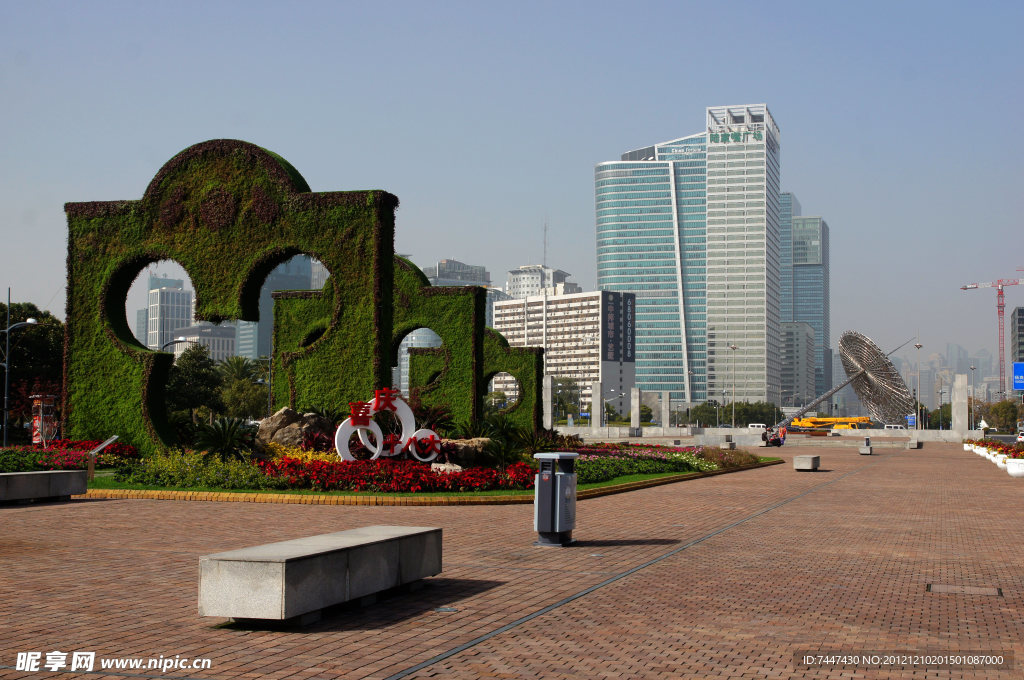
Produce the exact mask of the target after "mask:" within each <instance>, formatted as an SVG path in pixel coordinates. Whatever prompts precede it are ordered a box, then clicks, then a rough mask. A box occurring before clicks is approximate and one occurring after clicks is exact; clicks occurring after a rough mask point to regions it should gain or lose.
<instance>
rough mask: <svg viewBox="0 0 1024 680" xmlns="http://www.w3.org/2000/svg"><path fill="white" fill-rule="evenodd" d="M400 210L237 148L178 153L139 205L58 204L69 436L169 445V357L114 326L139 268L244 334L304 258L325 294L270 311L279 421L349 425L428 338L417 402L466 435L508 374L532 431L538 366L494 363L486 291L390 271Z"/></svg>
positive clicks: (529, 356) (286, 300)
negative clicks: (412, 342) (286, 410)
mask: <svg viewBox="0 0 1024 680" xmlns="http://www.w3.org/2000/svg"><path fill="white" fill-rule="evenodd" d="M397 207H398V199H397V198H396V197H395V196H393V195H391V194H389V193H387V192H385V191H349V192H325V193H313V192H311V191H310V190H309V186H308V185H307V184H306V181H305V180H304V179H303V178H302V176H301V175H300V174H299V173H298V172H297V171H296V170H295V169H294V168H293V167H292V166H291V165H289V164H288V162H287V161H285V160H284V159H282V158H281V157H279V156H277V155H275V154H273V153H270V152H269V151H266V150H264V149H261V148H259V147H257V146H254V145H252V144H249V143H246V142H241V141H237V140H213V141H208V142H203V143H201V144H197V145H195V146H192V147H189V148H188V149H185V150H184V151H182V152H181V153H179V154H178V155H177V156H175V157H174V158H172V159H171V160H170V161H168V163H167V164H166V165H165V166H164V167H163V168H161V170H160V171H159V172H158V173H157V175H156V177H154V178H153V180H152V182H150V184H149V186H148V188H147V189H146V191H145V193H144V194H143V197H142V199H141V200H138V201H109V202H93V203H68V204H66V205H65V211H66V213H67V216H68V260H67V268H68V292H67V307H66V313H67V324H66V332H65V339H64V374H65V376H64V377H65V381H64V384H65V392H64V419H65V422H64V427H65V430H64V431H65V432H66V433H67V436H70V437H74V438H77V439H96V438H105V437H106V436H108V435H109V434H111V433H117V434H119V435H120V436H121V438H122V440H123V441H126V442H128V443H131V444H134V445H136V446H138V447H140V448H142V449H144V450H153V449H154V448H157V447H160V446H166V445H170V444H173V442H174V435H173V433H172V432H171V429H170V427H169V426H168V424H167V422H166V406H165V403H164V386H165V384H166V382H167V374H168V369H169V368H170V366H171V363H172V361H173V355H171V354H169V353H165V352H156V351H151V350H149V349H147V348H145V347H143V346H142V345H140V344H139V343H138V341H137V340H136V339H135V337H134V336H133V334H132V332H131V331H130V330H129V326H128V322H127V319H126V317H125V311H124V302H125V299H126V297H127V295H128V289H129V287H130V286H131V284H132V282H133V281H134V280H135V278H136V276H137V275H138V274H139V272H141V271H142V270H143V269H144V268H145V267H146V266H147V265H149V264H151V263H153V262H157V261H160V260H165V259H170V260H174V261H176V262H178V263H179V264H180V265H181V266H182V267H184V269H185V270H186V271H187V272H188V275H189V277H190V278H191V280H192V284H193V287H194V289H195V296H196V297H195V311H196V314H195V315H196V319H198V320H207V321H212V322H220V321H223V320H227V319H244V320H249V321H254V320H257V319H258V301H259V292H260V288H261V287H262V285H263V281H264V280H265V278H266V276H267V274H269V273H270V271H271V270H272V269H274V267H276V266H277V265H279V264H281V263H282V262H284V261H286V260H288V259H290V258H291V257H294V256H295V255H298V254H302V253H304V254H307V255H311V256H313V257H315V258H317V259H318V260H320V262H322V263H323V264H324V266H325V267H326V268H327V270H328V271H329V272H330V274H331V276H330V279H329V280H328V284H327V285H326V286H325V289H324V290H323V291H301V292H290V293H278V294H277V295H276V297H277V298H278V300H277V303H276V304H275V319H274V342H275V351H274V358H273V362H274V371H275V384H274V397H273V398H274V402H275V404H276V406H275V408H277V407H279V406H283V405H291V406H303V407H305V406H312V405H331V406H334V407H335V408H338V409H342V410H347V406H348V402H350V401H365V400H367V399H369V398H371V397H372V396H373V391H374V390H375V389H377V388H380V387H385V386H388V385H390V382H391V375H390V369H391V366H392V362H393V359H394V355H395V350H396V348H397V345H398V342H400V341H401V338H402V337H404V336H405V335H406V334H407V333H408V332H409V331H411V330H412V329H414V328H418V327H429V328H432V329H433V330H434V331H436V332H437V333H438V334H439V335H440V336H441V337H442V339H443V340H444V342H445V346H444V347H442V348H439V350H440V352H439V354H438V355H437V356H416V357H414V362H413V365H414V369H413V373H414V374H415V375H417V376H425V377H424V379H423V381H422V382H421V383H415V384H416V385H417V389H418V390H419V394H420V396H421V398H422V399H423V400H424V401H425V402H427V403H432V404H445V405H447V406H448V407H449V408H450V409H451V410H452V412H453V415H455V417H456V419H460V418H465V419H475V418H476V417H477V413H478V412H479V407H480V403H481V399H482V396H483V391H484V390H485V389H486V384H487V381H486V380H485V377H486V376H487V375H489V374H493V373H495V372H498V371H507V372H509V373H511V374H512V375H514V376H515V377H516V378H517V379H518V380H519V381H520V383H521V384H522V387H523V394H522V398H521V399H520V402H519V404H518V406H517V407H516V408H515V409H514V410H513V411H512V412H511V413H510V416H511V417H513V418H514V419H515V420H516V421H517V422H518V423H520V424H522V425H528V426H531V427H534V428H536V427H538V426H539V422H540V399H539V391H538V390H539V387H540V380H539V378H536V375H538V374H539V371H540V370H541V369H540V359H539V354H538V353H537V352H536V351H534V350H528V349H510V348H508V347H507V346H505V347H504V348H502V347H501V346H500V345H501V342H500V341H496V340H495V339H494V338H492V337H491V336H490V335H489V333H491V331H485V329H484V322H483V319H484V314H483V310H484V307H483V304H484V291H483V290H482V289H479V288H465V289H462V288H433V287H431V286H430V285H429V283H428V282H427V281H426V278H425V277H424V276H423V274H422V272H420V271H419V270H418V269H417V268H416V267H415V266H414V265H412V264H411V263H409V262H407V261H405V260H403V259H401V258H396V257H395V254H394V223H395V219H394V213H395V209H396V208H397ZM495 342H497V343H498V347H497V349H489V348H490V347H491V346H492V345H494V343H495ZM421 364H422V366H421ZM423 366H426V367H427V368H423Z"/></svg>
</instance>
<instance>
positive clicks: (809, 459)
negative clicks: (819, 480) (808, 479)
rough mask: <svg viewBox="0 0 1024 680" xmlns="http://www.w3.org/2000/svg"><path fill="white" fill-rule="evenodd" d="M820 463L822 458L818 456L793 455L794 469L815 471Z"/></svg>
mask: <svg viewBox="0 0 1024 680" xmlns="http://www.w3.org/2000/svg"><path fill="white" fill-rule="evenodd" d="M820 464H821V458H820V457H818V456H793V469H794V470H810V471H811V472H813V471H815V470H817V469H818V466H819V465H820Z"/></svg>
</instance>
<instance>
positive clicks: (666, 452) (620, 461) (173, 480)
mask: <svg viewBox="0 0 1024 680" xmlns="http://www.w3.org/2000/svg"><path fill="white" fill-rule="evenodd" d="M568 450H570V451H574V452H576V453H578V454H580V457H579V458H578V459H577V462H576V473H577V482H578V483H579V484H590V483H597V482H604V481H608V480H611V479H614V478H616V477H621V476H626V475H636V474H657V473H679V472H683V473H685V472H706V471H712V470H718V469H725V468H732V467H739V466H742V465H749V464H751V463H756V462H758V460H759V459H758V457H757V456H755V455H752V454H749V453H746V452H743V451H723V450H721V449H716V448H707V447H672V446H650V445H635V444H633V445H630V444H601V445H589V446H578V447H568ZM268 453H269V454H270V455H271V458H269V459H266V460H257V461H253V462H249V461H246V460H222V459H221V457H219V456H217V455H214V454H210V453H204V452H200V451H167V452H161V453H156V454H154V455H151V456H147V457H145V458H143V459H140V460H131V459H123V460H122V462H121V464H120V465H119V467H118V472H117V476H116V479H117V481H119V482H128V483H136V484H144V485H150V486H162V487H184V488H222V489H294V490H311V491H354V492H382V493H428V492H473V491H493V490H529V489H532V488H533V483H534V474H535V471H536V468H535V465H534V461H532V460H531V461H529V462H526V461H519V462H515V463H513V464H511V465H509V466H507V467H505V468H488V467H472V468H466V469H464V470H456V471H452V472H448V471H441V470H434V469H432V467H431V466H430V465H429V464H425V463H421V462H418V461H414V460H401V459H394V458H382V459H377V460H356V461H343V460H340V459H339V458H338V457H337V455H336V454H334V453H330V452H314V451H309V452H301V451H297V450H295V449H291V448H288V447H281V446H278V445H270V446H269V447H268ZM69 455H70V454H69Z"/></svg>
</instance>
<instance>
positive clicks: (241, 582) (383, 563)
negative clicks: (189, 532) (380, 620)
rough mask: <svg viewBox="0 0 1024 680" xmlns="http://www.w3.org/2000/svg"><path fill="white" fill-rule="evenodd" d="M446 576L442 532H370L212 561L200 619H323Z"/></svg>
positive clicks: (205, 567) (202, 576) (203, 575)
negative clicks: (333, 610)
mask: <svg viewBox="0 0 1024 680" xmlns="http://www.w3.org/2000/svg"><path fill="white" fill-rule="evenodd" d="M439 573H441V529H438V528H432V527H399V526H369V527H362V528H360V529H349V530H348V531H338V532H336V533H333V534H321V535H319V536H309V537H306V538H297V539H295V540H291V541H281V542H279V543H268V544H266V545H260V546H255V547H252V548H242V549H240V550H231V551H228V552H222V553H217V554H215V555H206V556H204V557H201V558H200V559H199V615H200V616H224V617H228V618H232V619H275V620H285V619H292V618H295V617H299V616H301V617H303V618H302V619H301V621H300V622H301V623H308V622H311V621H315V620H317V619H318V618H319V610H321V609H323V608H325V607H330V606H332V605H335V604H341V603H342V602H348V601H350V600H359V599H362V598H366V597H368V596H372V595H375V594H376V593H379V592H381V591H384V590H388V589H390V588H396V587H398V586H402V585H406V584H409V583H412V582H414V581H417V580H419V579H421V578H425V577H427V576H434V575H435V574H439Z"/></svg>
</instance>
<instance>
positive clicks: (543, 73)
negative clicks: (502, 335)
mask: <svg viewBox="0 0 1024 680" xmlns="http://www.w3.org/2000/svg"><path fill="white" fill-rule="evenodd" d="M1022 20H1024V3H1021V2H1019V1H1016V2H1009V1H1007V2H985V1H982V2H970V3H968V2H927V3H926V2H892V1H891V0H890V1H888V2H771V3H753V2H736V3H731V4H729V5H728V6H722V5H709V4H708V3H703V2H678V1H677V2H638V3H622V2H615V3H612V2H550V3H534V2H516V3H488V2H464V3H462V2H459V3H457V2H444V1H442V2H433V3H426V2H390V3H379V2H377V3H369V2H359V3H356V2H329V3H319V2H302V3H284V2H277V3H259V2H244V3H243V2H175V3H155V2H147V3H141V2H123V3H115V2H103V1H99V0H98V1H93V2H88V3H72V2H27V1H26V2H10V1H9V0H0V93H2V95H0V99H2V105H0V123H2V127H3V142H2V144H0V218H2V222H0V229H2V237H3V238H2V241H0V287H6V286H8V285H9V286H10V287H11V288H12V289H13V296H14V298H15V299H16V300H23V299H28V300H31V301H33V302H36V303H37V304H39V305H40V306H43V307H48V308H50V309H51V310H53V311H54V312H55V313H57V314H59V315H63V307H64V274H65V272H64V260H65V249H66V235H67V230H66V224H65V217H64V212H63V204H64V203H65V202H66V201H87V200H115V199H137V198H139V197H141V195H142V192H143V190H144V189H145V187H146V185H147V183H148V182H149V180H150V179H151V178H152V177H153V175H154V174H155V173H156V172H157V171H158V170H159V168H160V167H161V166H162V165H163V164H164V163H165V162H166V161H167V160H169V159H170V158H171V157H172V156H173V155H174V154H176V153H177V152H178V151H180V150H182V149H183V148H185V147H187V146H190V145H191V144H194V143H197V142H200V141H203V140H207V139H213V138H220V137H231V138H237V139H244V140H247V141H250V142H253V143H255V144H259V145H260V146H263V147H266V148H268V149H271V150H273V151H275V152H277V153H279V154H281V155H282V156H284V157H285V158H287V159H288V160H289V161H290V162H291V163H292V164H293V165H295V167H296V168H297V169H298V170H299V171H300V172H301V173H302V174H303V175H304V176H305V178H306V180H307V181H308V182H309V184H310V186H311V187H312V188H313V190H314V191H329V190H348V189H371V188H380V189H386V190H388V191H391V192H393V193H395V194H396V195H398V196H399V198H400V199H401V201H402V205H401V208H400V209H399V213H398V224H397V238H396V248H397V249H398V250H399V251H400V252H404V253H409V254H410V255H411V256H412V259H413V260H414V261H415V262H417V263H418V264H420V265H426V264H429V263H431V262H433V261H435V260H437V259H439V258H445V257H449V258H455V259H459V260H462V261H464V262H468V263H472V264H483V265H486V266H487V268H488V269H489V270H490V272H491V276H492V278H493V279H494V281H495V282H497V283H500V282H503V281H504V278H505V275H504V273H505V272H506V271H507V270H508V269H510V268H512V267H515V266H518V265H521V264H529V263H536V262H538V261H539V260H540V259H541V257H542V233H543V225H544V223H545V221H547V223H548V225H549V227H550V234H549V246H548V263H549V264H550V265H552V266H556V267H559V268H561V269H565V270H566V271H569V272H571V273H572V274H573V275H574V276H575V278H576V280H577V281H579V282H580V283H581V284H582V285H583V286H584V288H593V286H594V284H595V281H596V277H595V229H594V165H595V164H596V163H598V162H601V161H605V160H615V159H617V158H618V157H619V155H620V154H621V153H622V152H623V151H627V150H630V149H634V148H637V147H640V146H643V145H646V144H650V143H654V142H659V141H665V140H668V139H672V138H674V137H678V136H681V135H684V134H691V133H694V132H698V131H700V130H701V129H702V128H703V125H704V108H705V107H706V106H709V105H722V104H742V103H759V102H765V103H767V104H768V106H769V108H770V109H771V111H772V114H773V115H774V117H775V120H776V121H777V122H778V124H779V126H780V128H781V130H782V187H783V190H786V191H793V192H795V193H796V195H797V197H798V198H799V200H800V201H801V203H802V204H803V208H804V214H808V215H819V214H820V215H822V216H824V217H825V219H826V220H827V221H828V223H829V225H830V227H831V235H832V330H833V335H834V338H838V336H839V334H841V333H842V331H844V330H846V329H856V330H859V331H861V332H863V333H865V334H867V335H869V336H871V337H872V338H874V339H875V340H876V341H877V342H878V343H879V344H880V345H881V346H883V347H893V346H895V345H897V344H899V343H901V342H903V341H904V340H906V339H907V338H908V337H910V336H911V335H913V334H914V333H916V332H917V330H918V329H920V333H921V339H922V342H923V343H924V344H925V346H926V347H927V348H928V349H942V350H944V348H945V343H946V342H947V341H948V342H956V343H959V344H962V345H964V346H965V347H966V348H967V349H968V350H969V351H971V352H973V351H975V350H977V349H980V348H982V347H985V348H987V349H989V350H990V351H992V352H993V354H994V353H995V350H996V347H995V345H996V315H995V309H994V308H995V292H994V290H992V289H988V290H982V291H974V292H963V291H961V290H959V287H960V286H961V285H962V284H964V283H968V282H974V281H990V280H994V279H996V278H1000V277H1004V278H1006V277H1017V276H1021V277H1024V272H1017V268H1018V267H1024V253H1022V252H1021V250H1022V245H1024V238H1022V236H1021V234H1022V229H1021V228H1022V224H1021V215H1022V213H1024V210H1022V208H1024V189H1022V184H1024V182H1022V180H1024V172H1022V160H1024V142H1022V139H1024V135H1022V133H1021V132H1020V131H1017V130H1016V128H1017V126H1018V123H1019V122H1020V118H1021V112H1022V110H1024V98H1022V95H1021V89H1022V88H1021V86H1022V84H1024V68H1022V66H1021V64H1022V62H1024V59H1022V56H1024V48H1022V47H1021V45H1022V43H1024V41H1022V40H1021V37H1020V27H1021V25H1022V23H1024V21H1022ZM1006 298H1007V303H1008V306H1009V308H1012V307H1013V306H1015V305H1024V286H1019V287H1012V288H1008V289H1007V292H1006ZM129 318H130V319H131V318H133V317H129ZM926 351H927V350H926ZM979 377H980V376H979Z"/></svg>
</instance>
